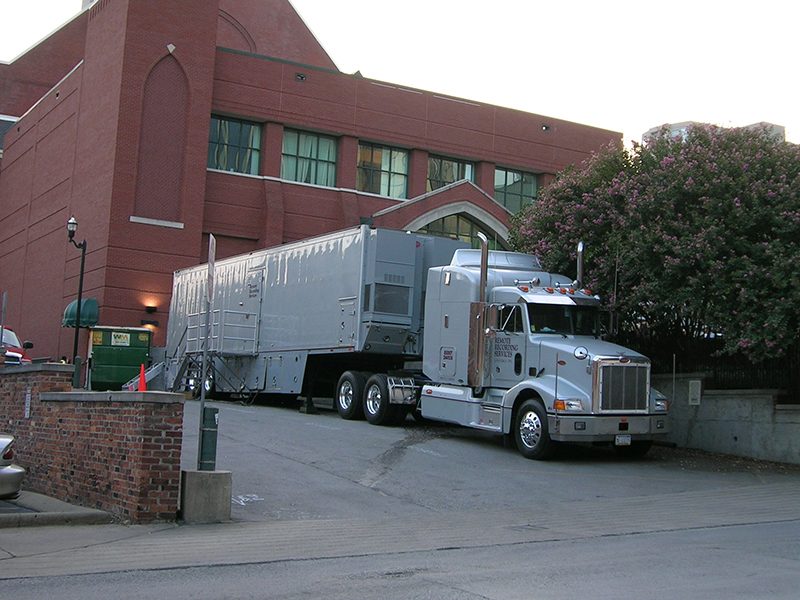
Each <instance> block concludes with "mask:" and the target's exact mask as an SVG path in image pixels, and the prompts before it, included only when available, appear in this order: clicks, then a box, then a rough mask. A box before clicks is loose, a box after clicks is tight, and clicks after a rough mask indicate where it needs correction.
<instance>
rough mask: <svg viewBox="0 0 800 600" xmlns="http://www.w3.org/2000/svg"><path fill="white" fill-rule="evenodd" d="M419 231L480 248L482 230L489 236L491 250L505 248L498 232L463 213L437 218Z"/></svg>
mask: <svg viewBox="0 0 800 600" xmlns="http://www.w3.org/2000/svg"><path fill="white" fill-rule="evenodd" d="M418 231H419V232H420V233H430V234H431V235H440V236H443V237H450V238H455V239H459V240H462V241H465V242H469V243H471V244H472V247H473V248H480V245H481V243H480V240H479V239H478V232H480V233H482V234H483V235H485V236H486V237H487V238H488V240H489V249H490V250H505V248H504V247H503V245H502V241H501V240H500V238H499V237H498V236H497V235H496V234H494V233H492V232H491V231H488V230H487V229H485V228H483V227H481V226H480V225H478V224H477V223H475V221H473V220H472V219H470V218H469V217H467V216H466V215H462V214H456V215H449V216H447V217H444V218H441V219H436V220H435V221H431V222H430V223H428V224H427V225H425V226H424V227H421V228H420V229H418Z"/></svg>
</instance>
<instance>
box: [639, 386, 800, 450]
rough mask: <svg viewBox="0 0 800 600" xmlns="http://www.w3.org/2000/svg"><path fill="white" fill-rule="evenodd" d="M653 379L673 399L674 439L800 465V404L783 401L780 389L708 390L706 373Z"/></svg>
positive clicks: (682, 443) (692, 445)
mask: <svg viewBox="0 0 800 600" xmlns="http://www.w3.org/2000/svg"><path fill="white" fill-rule="evenodd" d="M692 382H695V383H694V384H692ZM698 382H699V383H698ZM652 384H653V387H654V388H656V389H657V390H659V391H660V392H662V393H663V394H665V395H666V396H667V397H668V398H669V400H670V410H669V417H670V418H669V424H670V425H669V426H670V434H669V437H668V440H669V441H670V442H673V443H675V444H677V445H678V446H681V447H685V448H697V449H700V450H708V451H710V452H720V453H723V454H732V455H734V456H744V457H747V458H756V459H760V460H771V461H777V462H785V463H794V464H800V405H797V404H778V403H777V399H778V396H779V393H780V390H706V389H705V388H704V387H703V375H702V374H683V375H677V376H675V377H674V378H673V376H672V375H654V376H653V379H652ZM698 386H699V387H698ZM698 390H699V392H700V393H699V394H697V393H696V392H697V391H698Z"/></svg>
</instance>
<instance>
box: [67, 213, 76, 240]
mask: <svg viewBox="0 0 800 600" xmlns="http://www.w3.org/2000/svg"><path fill="white" fill-rule="evenodd" d="M77 230H78V222H77V221H76V220H75V217H70V218H69V221H67V235H69V239H72V238H73V237H74V236H75V232H76V231H77Z"/></svg>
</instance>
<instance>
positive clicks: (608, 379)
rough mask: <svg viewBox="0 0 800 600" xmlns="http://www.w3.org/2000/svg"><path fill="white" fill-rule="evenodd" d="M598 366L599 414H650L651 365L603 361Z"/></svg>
mask: <svg viewBox="0 0 800 600" xmlns="http://www.w3.org/2000/svg"><path fill="white" fill-rule="evenodd" d="M596 366H597V374H598V376H597V379H596V380H595V382H596V384H597V388H596V389H597V391H599V396H600V411H601V412H603V411H615V412H616V411H620V412H622V411H624V412H629V411H642V412H647V402H648V399H649V397H650V364H649V363H634V362H619V361H613V362H612V361H609V362H605V361H600V362H599V363H596Z"/></svg>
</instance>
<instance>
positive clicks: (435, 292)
mask: <svg viewBox="0 0 800 600" xmlns="http://www.w3.org/2000/svg"><path fill="white" fill-rule="evenodd" d="M483 242H484V244H483V248H482V249H481V250H473V249H471V248H470V247H469V245H468V244H465V243H462V242H457V241H453V240H449V239H445V238H437V237H433V236H427V235H421V234H412V233H405V232H399V231H392V230H386V229H373V228H370V227H368V226H361V227H359V228H357V229H350V230H346V231H341V232H337V233H332V234H329V235H325V236H320V237H317V238H312V239H309V240H305V241H302V242H297V243H294V244H287V245H285V246H281V247H278V248H271V249H267V250H262V251H258V252H253V253H250V254H247V255H243V256H238V257H234V258H229V259H226V260H223V261H219V262H218V263H217V264H216V270H215V280H214V281H215V286H214V298H213V303H212V312H211V319H210V322H211V328H210V331H209V332H208V337H209V348H208V352H209V354H210V357H211V364H212V366H213V368H212V369H210V370H209V372H210V373H212V374H213V378H209V379H208V380H207V381H206V382H205V384H206V390H207V391H208V392H209V393H212V392H213V393H227V394H238V395H241V396H246V397H253V396H254V395H255V394H261V393H264V394H269V393H272V394H287V395H292V396H294V397H296V396H297V395H304V396H306V398H307V402H311V401H312V400H311V399H312V398H316V397H323V398H327V397H330V396H331V394H332V395H333V404H335V406H336V409H337V410H338V412H339V414H340V415H341V416H342V417H343V418H346V419H355V418H362V417H364V418H366V419H367V420H368V421H369V422H370V423H373V424H379V425H382V424H390V423H393V422H396V421H397V420H398V419H402V418H405V417H406V415H407V414H408V413H409V412H413V414H414V416H415V417H420V418H429V419H433V420H439V421H445V422H450V423H456V424H459V425H464V426H467V427H473V428H477V429H482V430H486V431H493V432H497V433H499V434H504V435H506V436H507V439H508V440H509V441H513V443H514V444H515V445H516V447H517V448H518V449H519V450H520V452H521V453H522V454H523V455H524V456H526V457H527V458H534V459H544V458H547V457H549V456H551V455H552V453H553V451H554V450H555V448H556V445H557V444H558V443H559V442H592V443H602V444H613V445H614V446H615V447H616V448H617V449H618V450H619V451H620V452H623V453H626V454H629V455H641V454H644V453H645V452H647V451H648V449H649V448H650V446H651V444H652V443H653V441H654V440H657V439H659V438H663V437H664V436H665V435H666V434H667V431H668V430H667V420H666V417H667V401H666V398H665V397H664V396H663V395H661V394H660V393H659V392H657V391H656V390H653V389H652V388H651V387H650V362H649V360H648V359H647V358H646V357H644V356H642V355H641V354H638V353H636V352H634V351H632V350H630V349H628V348H623V347H622V346H618V345H615V344H611V343H609V342H607V341H604V340H603V339H602V336H601V330H600V320H599V307H600V300H599V298H597V297H595V296H593V295H592V294H591V293H590V292H589V291H588V290H586V289H583V288H582V287H581V285H580V279H581V278H582V274H581V273H582V266H581V265H580V261H579V267H578V273H579V275H578V280H577V281H572V280H570V279H569V278H568V277H565V276H563V275H556V274H551V273H548V272H546V271H544V270H543V269H542V267H541V265H540V264H539V261H538V259H537V258H536V257H534V256H529V255H525V254H518V253H513V252H498V251H493V252H489V251H488V249H487V247H486V243H485V242H486V240H485V238H484V239H483ZM207 280H208V268H207V266H205V265H201V266H198V267H194V268H191V269H185V270H183V271H178V272H176V273H175V278H174V285H173V295H172V305H171V307H170V319H169V328H168V337H167V364H166V379H167V384H168V386H171V387H172V388H173V389H178V388H179V387H181V386H182V385H184V381H185V380H187V378H188V381H189V382H190V385H197V383H198V376H197V373H199V372H200V370H199V368H198V367H197V365H199V361H198V359H199V357H200V356H201V355H202V352H203V344H204V340H205V337H206V328H205V326H204V323H205V322H206V315H205V312H204V311H205V308H204V307H205V300H204V298H205V295H206V286H207ZM187 374H188V375H187Z"/></svg>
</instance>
